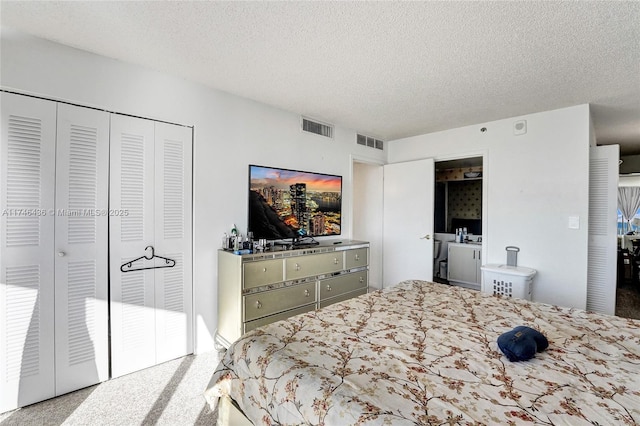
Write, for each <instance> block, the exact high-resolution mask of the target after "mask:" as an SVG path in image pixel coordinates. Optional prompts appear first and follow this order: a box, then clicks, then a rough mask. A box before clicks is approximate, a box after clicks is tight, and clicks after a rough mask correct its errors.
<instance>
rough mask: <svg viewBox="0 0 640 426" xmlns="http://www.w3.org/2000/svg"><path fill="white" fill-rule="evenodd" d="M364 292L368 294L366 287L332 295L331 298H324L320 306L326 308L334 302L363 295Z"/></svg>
mask: <svg viewBox="0 0 640 426" xmlns="http://www.w3.org/2000/svg"><path fill="white" fill-rule="evenodd" d="M363 294H367V289H366V288H363V289H360V290H356V291H353V292H351V293H344V294H341V295H340V296H337V297H332V298H331V299H326V300H322V301H320V308H324V307H325V306H329V305H333V304H334V303H338V302H342V301H344V300H348V299H352V298H354V297H358V296H362V295H363Z"/></svg>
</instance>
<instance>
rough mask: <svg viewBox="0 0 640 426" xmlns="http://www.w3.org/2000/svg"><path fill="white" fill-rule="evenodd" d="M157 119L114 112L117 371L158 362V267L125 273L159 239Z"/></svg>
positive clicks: (113, 342)
mask: <svg viewBox="0 0 640 426" xmlns="http://www.w3.org/2000/svg"><path fill="white" fill-rule="evenodd" d="M154 147H155V144H154V123H153V121H150V120H142V119H138V118H133V117H125V116H122V115H116V114H112V115H111V172H110V182H111V187H110V189H109V192H110V209H111V210H113V213H114V214H113V215H111V216H110V217H109V245H110V247H109V251H110V259H109V262H110V263H109V270H110V288H111V295H110V298H111V373H112V376H113V377H118V376H121V375H123V374H127V373H131V372H133V371H137V370H140V369H143V368H146V367H149V366H152V365H154V364H155V346H156V335H155V294H154V293H155V284H154V275H155V274H154V270H153V269H147V270H140V271H132V272H122V271H121V269H120V267H121V265H122V264H124V263H126V262H129V261H132V260H134V259H137V258H139V257H140V256H144V255H145V253H147V252H146V251H145V248H146V247H147V246H149V245H153V240H154V232H155V231H154V230H155V226H154V195H155V194H154V186H153V181H154V165H155V161H154V157H155V152H154Z"/></svg>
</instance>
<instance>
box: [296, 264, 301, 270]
mask: <svg viewBox="0 0 640 426" xmlns="http://www.w3.org/2000/svg"><path fill="white" fill-rule="evenodd" d="M295 270H296V271H299V270H300V265H298V264H297V263H296V266H295Z"/></svg>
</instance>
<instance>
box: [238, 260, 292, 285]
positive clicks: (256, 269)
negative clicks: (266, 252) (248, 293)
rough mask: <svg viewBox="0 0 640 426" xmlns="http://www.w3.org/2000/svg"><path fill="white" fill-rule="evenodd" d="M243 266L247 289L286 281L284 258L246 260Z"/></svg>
mask: <svg viewBox="0 0 640 426" xmlns="http://www.w3.org/2000/svg"><path fill="white" fill-rule="evenodd" d="M242 268H243V273H244V288H245V289H247V288H253V287H260V286H262V285H267V284H274V283H279V282H282V281H284V279H283V276H282V259H272V260H261V261H259V262H246V263H244V264H243V265H242Z"/></svg>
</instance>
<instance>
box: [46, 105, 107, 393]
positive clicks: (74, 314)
mask: <svg viewBox="0 0 640 426" xmlns="http://www.w3.org/2000/svg"><path fill="white" fill-rule="evenodd" d="M108 179H109V114H108V113H106V112H103V111H96V110H92V109H88V108H79V107H74V106H70V105H65V104H59V105H58V131H57V154H56V187H57V189H56V218H55V227H56V239H55V246H56V247H55V250H56V254H57V255H56V256H55V259H56V260H55V268H56V303H55V307H56V315H55V316H56V320H55V327H56V334H55V348H56V394H58V395H60V394H63V393H66V392H70V391H72V390H75V389H80V388H83V387H86V386H90V385H93V384H95V383H99V382H101V381H104V380H106V379H108V375H109V359H108V356H109V349H108V308H107V304H108V300H107V297H108V292H107V290H108V281H107V280H108V278H107V265H108V263H107V260H108V257H107V255H108V253H107V250H108V211H107V209H108V207H109V182H108Z"/></svg>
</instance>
